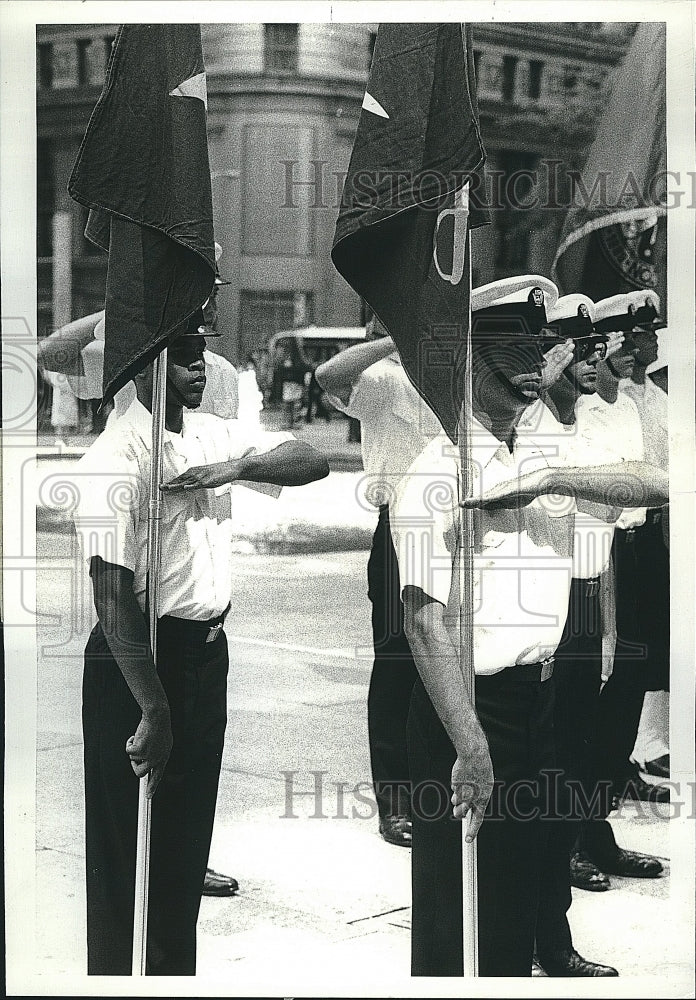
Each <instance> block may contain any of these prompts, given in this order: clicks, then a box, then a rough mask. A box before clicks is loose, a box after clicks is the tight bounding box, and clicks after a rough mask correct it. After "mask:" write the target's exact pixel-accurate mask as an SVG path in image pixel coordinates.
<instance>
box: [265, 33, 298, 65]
mask: <svg viewBox="0 0 696 1000" xmlns="http://www.w3.org/2000/svg"><path fill="white" fill-rule="evenodd" d="M298 27H299V25H297V24H264V26H263V28H264V39H263V68H264V72H266V73H296V72H297V62H298V46H297V40H298Z"/></svg>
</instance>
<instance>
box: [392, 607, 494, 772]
mask: <svg viewBox="0 0 696 1000" xmlns="http://www.w3.org/2000/svg"><path fill="white" fill-rule="evenodd" d="M437 617H438V618H439V615H437ZM405 624H406V637H407V639H408V643H409V646H410V647H411V652H412V653H413V659H414V661H415V664H416V668H417V670H418V673H419V675H420V678H421V680H422V681H423V686H424V687H425V690H426V691H427V692H428V696H429V698H430V700H431V701H432V703H433V708H434V709H435V711H436V712H437V714H438V717H439V719H440V721H441V722H442V724H443V726H444V727H445V730H446V732H447V735H448V736H449V738H450V740H451V741H452V744H453V746H454V748H455V749H456V751H457V754H459V755H462V756H464V755H466V753H467V752H468V748H469V746H470V741H471V733H472V730H473V729H476V730H477V731H478V729H479V728H480V724H479V721H478V718H477V716H476V713H475V711H474V708H473V705H472V703H471V699H470V697H469V693H468V691H467V689H466V685H465V684H464V678H463V676H462V671H461V669H460V666H459V656H458V653H457V650H456V649H455V647H454V646H453V644H452V641H451V639H450V637H449V634H448V632H447V630H446V628H445V626H444V624H443V623H442V622H441V621H440V620H438V621H433V620H431V621H429V622H428V623H427V624H425V625H424V623H423V622H422V621H420V622H419V621H418V617H417V615H415V616H414V615H413V614H409V608H408V607H407V606H406V615H405Z"/></svg>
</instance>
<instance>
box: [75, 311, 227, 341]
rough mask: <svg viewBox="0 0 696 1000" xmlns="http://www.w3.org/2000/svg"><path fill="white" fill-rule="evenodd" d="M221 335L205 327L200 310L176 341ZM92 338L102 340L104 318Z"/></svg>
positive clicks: (187, 323) (96, 327)
mask: <svg viewBox="0 0 696 1000" xmlns="http://www.w3.org/2000/svg"><path fill="white" fill-rule="evenodd" d="M221 336H222V334H221V333H218V332H217V331H216V330H212V329H211V328H210V327H207V326H205V324H204V321H203V311H202V308H201V309H199V310H198V311H197V312H196V313H194V314H193V316H191V317H190V318H189V319H188V320H187V322H186V326H185V328H184V329H183V330H182V331H181V333H178V334H177V340H178V339H179V337H221ZM94 337H95V339H96V340H104V316H103V315H102V317H101V319H100V320H99V321H98V323H97V325H96V326H95V328H94Z"/></svg>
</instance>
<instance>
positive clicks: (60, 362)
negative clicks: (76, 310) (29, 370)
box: [37, 310, 104, 375]
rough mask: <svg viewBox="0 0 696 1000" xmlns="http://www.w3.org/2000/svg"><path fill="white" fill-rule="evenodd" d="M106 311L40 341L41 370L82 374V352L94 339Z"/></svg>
mask: <svg viewBox="0 0 696 1000" xmlns="http://www.w3.org/2000/svg"><path fill="white" fill-rule="evenodd" d="M103 316H104V311H103V310H102V311H101V312H98V313H92V314H91V315H90V316H84V317H82V318H81V319H77V320H74V321H73V322H72V323H68V324H67V326H62V327H60V328H59V329H58V330H55V331H54V332H53V333H52V334H50V336H48V337H44V338H43V339H42V340H39V342H38V345H37V361H38V364H39V368H42V369H45V370H47V371H49V372H59V373H62V374H65V375H80V374H82V364H81V361H80V352H81V351H83V350H84V348H85V347H86V346H87V344H89V343H90V341H92V340H93V339H94V330H95V327H96V326H97V323H98V322H99V320H100V319H101V318H102V317H103Z"/></svg>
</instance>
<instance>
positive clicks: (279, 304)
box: [239, 290, 314, 358]
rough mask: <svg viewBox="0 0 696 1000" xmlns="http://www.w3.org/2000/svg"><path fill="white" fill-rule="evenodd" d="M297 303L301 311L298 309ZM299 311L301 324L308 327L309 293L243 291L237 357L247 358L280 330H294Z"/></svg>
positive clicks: (310, 316) (311, 305)
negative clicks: (301, 315) (238, 352)
mask: <svg viewBox="0 0 696 1000" xmlns="http://www.w3.org/2000/svg"><path fill="white" fill-rule="evenodd" d="M300 302H301V303H302V309H301V310H300V309H298V305H299V303H300ZM300 312H302V313H303V315H304V323H303V324H302V325H304V326H309V325H310V324H311V323H312V321H313V318H314V299H313V296H312V293H311V292H297V291H294V290H293V291H283V292H267V291H262V292H257V291H248V290H242V295H241V301H240V311H239V350H240V356H241V357H242V358H246V356H247V355H248V354H250V353H251V352H252V351H255V350H258V349H259V348H260V347H265V346H266V344H267V342H268V338H269V337H271V336H273V334H274V333H278V331H279V330H292V329H294V328H295V326H296V325H297V323H296V319H297V318H298V315H299V313H300Z"/></svg>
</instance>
